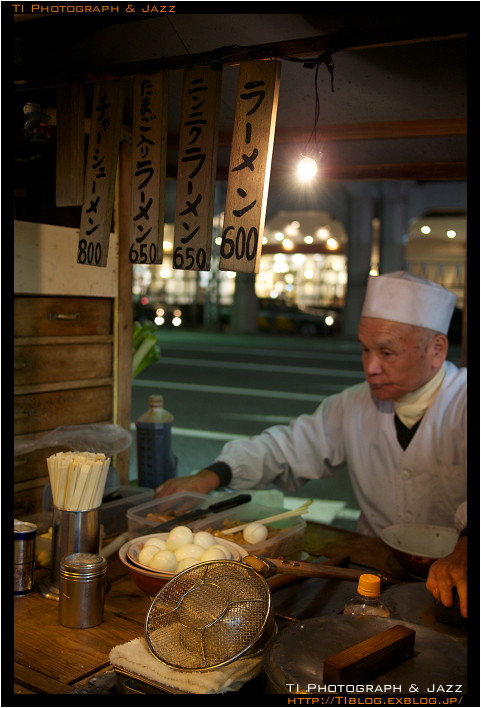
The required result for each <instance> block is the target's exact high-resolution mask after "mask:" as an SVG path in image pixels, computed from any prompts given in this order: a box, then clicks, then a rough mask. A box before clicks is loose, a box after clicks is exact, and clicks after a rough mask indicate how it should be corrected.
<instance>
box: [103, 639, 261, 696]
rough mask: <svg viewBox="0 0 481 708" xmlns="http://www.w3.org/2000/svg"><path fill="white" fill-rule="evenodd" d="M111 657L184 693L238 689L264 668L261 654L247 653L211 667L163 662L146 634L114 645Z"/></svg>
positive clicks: (129, 669) (114, 662) (131, 670)
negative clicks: (182, 667) (182, 668)
mask: <svg viewBox="0 0 481 708" xmlns="http://www.w3.org/2000/svg"><path fill="white" fill-rule="evenodd" d="M109 659H110V663H111V665H112V666H113V667H114V668H115V667H118V668H119V669H124V670H125V671H127V672H129V673H131V674H135V675H136V676H139V677H140V678H144V679H147V680H148V681H151V682H153V683H154V684H157V685H159V686H160V687H162V686H166V687H169V688H173V689H175V690H177V691H180V692H181V693H195V694H202V693H224V692H225V691H238V690H239V688H241V687H242V686H243V685H244V683H246V681H249V680H250V679H252V678H254V677H255V676H257V675H258V674H259V673H260V672H261V670H262V655H261V654H259V655H256V656H253V657H245V658H241V659H237V660H236V661H233V662H232V663H231V664H227V665H226V666H224V667H222V668H220V669H214V670H212V671H180V670H178V669H171V668H170V666H167V665H166V664H163V663H162V662H161V661H159V660H158V659H156V657H155V656H154V655H153V654H152V652H151V651H150V649H149V647H148V644H147V642H146V640H145V638H144V637H138V638H137V639H132V640H131V641H130V642H127V643H126V644H119V645H118V646H116V647H114V648H113V649H112V650H111V652H110V654H109Z"/></svg>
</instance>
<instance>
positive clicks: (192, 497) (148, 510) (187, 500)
mask: <svg viewBox="0 0 481 708" xmlns="http://www.w3.org/2000/svg"><path fill="white" fill-rule="evenodd" d="M211 503H212V499H211V497H210V496H208V495H207V494H198V493H197V492H179V493H178V494H171V495H170V496H168V497H160V498H159V499H153V500H152V501H149V502H147V503H145V504H140V505H138V506H135V507H133V508H131V509H129V510H128V511H127V524H128V532H129V538H136V537H137V536H140V535H141V534H142V533H143V532H144V531H148V530H149V529H151V528H154V527H155V526H158V525H159V524H161V523H162V520H159V519H156V518H149V517H148V515H149V514H161V515H165V514H175V515H176V516H180V515H181V514H186V513H187V512H188V511H192V509H196V508H197V507H201V508H202V507H207V506H209V504H211ZM189 526H191V524H189Z"/></svg>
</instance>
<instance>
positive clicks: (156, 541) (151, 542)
mask: <svg viewBox="0 0 481 708" xmlns="http://www.w3.org/2000/svg"><path fill="white" fill-rule="evenodd" d="M146 546H156V547H157V548H158V549H159V550H161V551H163V550H165V541H164V539H163V538H160V537H159V536H152V537H151V538H148V539H147V540H146V542H145V543H144V548H145V547H146Z"/></svg>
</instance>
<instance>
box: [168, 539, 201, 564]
mask: <svg viewBox="0 0 481 708" xmlns="http://www.w3.org/2000/svg"><path fill="white" fill-rule="evenodd" d="M204 551H205V548H202V546H197V545H196V544H195V543H185V544H184V545H183V546H180V548H177V549H176V550H175V551H174V554H175V557H176V558H177V560H178V561H181V560H184V558H194V559H195V560H198V559H199V558H200V557H201V555H202V553H203V552H204Z"/></svg>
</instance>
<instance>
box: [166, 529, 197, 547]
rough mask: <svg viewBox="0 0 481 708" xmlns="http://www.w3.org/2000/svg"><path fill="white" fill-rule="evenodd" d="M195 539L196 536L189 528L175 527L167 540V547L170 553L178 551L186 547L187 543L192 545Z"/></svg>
mask: <svg viewBox="0 0 481 708" xmlns="http://www.w3.org/2000/svg"><path fill="white" fill-rule="evenodd" d="M193 538H194V534H193V533H192V531H191V530H190V529H189V527H188V526H175V527H174V528H173V529H171V531H169V535H168V536H167V538H166V539H165V545H166V548H168V549H169V551H176V550H177V548H180V547H181V546H185V544H186V543H192V540H193Z"/></svg>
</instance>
